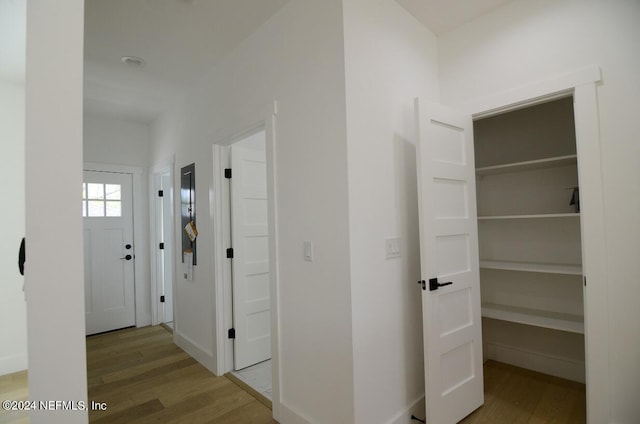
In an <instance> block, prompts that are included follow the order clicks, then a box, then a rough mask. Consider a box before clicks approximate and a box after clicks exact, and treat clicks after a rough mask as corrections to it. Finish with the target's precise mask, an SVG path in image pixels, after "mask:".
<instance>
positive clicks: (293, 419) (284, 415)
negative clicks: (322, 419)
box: [273, 403, 311, 424]
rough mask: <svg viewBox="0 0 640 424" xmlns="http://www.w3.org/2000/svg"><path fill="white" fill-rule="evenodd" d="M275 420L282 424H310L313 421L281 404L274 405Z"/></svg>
mask: <svg viewBox="0 0 640 424" xmlns="http://www.w3.org/2000/svg"><path fill="white" fill-rule="evenodd" d="M273 418H274V419H275V420H276V421H278V422H279V423H282V424H310V423H311V421H310V420H308V419H306V418H304V417H303V416H302V415H301V414H298V413H297V412H295V411H294V410H293V409H291V408H289V407H287V406H286V405H284V404H282V403H280V404H278V405H275V404H274V405H273Z"/></svg>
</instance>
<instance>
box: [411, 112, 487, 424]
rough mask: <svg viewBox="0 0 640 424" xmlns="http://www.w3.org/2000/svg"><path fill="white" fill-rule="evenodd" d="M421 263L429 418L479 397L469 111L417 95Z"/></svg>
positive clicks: (446, 420)
mask: <svg viewBox="0 0 640 424" xmlns="http://www.w3.org/2000/svg"><path fill="white" fill-rule="evenodd" d="M416 119H417V122H418V146H417V153H418V195H419V202H418V205H419V210H420V211H419V214H420V215H419V217H420V218H419V219H420V264H421V273H422V278H423V279H424V281H423V282H422V284H421V285H422V313H423V332H424V335H423V337H424V354H425V397H426V414H427V415H426V416H427V422H428V423H429V424H453V423H457V422H458V421H460V420H462V419H463V418H464V417H465V416H467V415H468V414H470V413H471V412H473V411H474V410H475V409H476V408H478V407H479V406H481V405H482V404H483V403H484V393H483V372H482V328H481V326H482V323H481V317H480V277H479V260H478V228H477V216H476V199H475V196H476V192H475V169H474V152H473V127H472V121H471V117H469V116H458V115H456V114H455V113H453V112H451V111H449V110H446V109H444V108H442V107H440V106H437V105H433V104H426V103H424V102H419V101H418V100H416Z"/></svg>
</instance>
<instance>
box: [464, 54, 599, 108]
mask: <svg viewBox="0 0 640 424" xmlns="http://www.w3.org/2000/svg"><path fill="white" fill-rule="evenodd" d="M601 80H602V73H601V71H600V67H599V66H597V65H591V66H586V67H584V68H581V69H578V70H574V71H571V72H567V73H564V74H562V75H558V76H556V77H552V78H548V79H545V80H542V81H537V82H532V83H530V84H526V85H523V86H521V87H518V88H515V89H512V90H508V91H505V92H502V93H497V94H494V95H491V96H487V97H482V98H480V99H475V100H473V101H470V102H466V103H463V104H461V105H458V106H457V107H456V108H457V109H458V110H460V111H461V112H464V113H466V114H469V115H472V116H473V118H474V119H478V118H486V117H489V116H492V115H495V114H498V113H504V112H507V111H509V110H513V109H518V108H521V107H527V106H532V105H534V104H537V103H541V102H545V101H551V100H555V99H557V98H559V97H566V96H567V95H570V94H571V92H572V91H573V89H574V88H575V87H577V86H579V85H582V84H588V83H597V82H600V81H601Z"/></svg>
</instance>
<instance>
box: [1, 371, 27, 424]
mask: <svg viewBox="0 0 640 424" xmlns="http://www.w3.org/2000/svg"><path fill="white" fill-rule="evenodd" d="M27 380H28V376H27V371H20V372H17V373H14V374H8V375H3V376H0V400H5V399H7V400H17V401H20V400H29V389H28V382H27ZM0 423H3V424H29V413H28V412H26V411H5V410H4V409H0Z"/></svg>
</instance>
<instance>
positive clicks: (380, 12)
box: [344, 0, 439, 423]
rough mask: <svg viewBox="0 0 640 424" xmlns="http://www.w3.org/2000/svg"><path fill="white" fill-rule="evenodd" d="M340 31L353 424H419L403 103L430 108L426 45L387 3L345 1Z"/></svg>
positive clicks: (420, 383) (430, 48) (411, 157)
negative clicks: (392, 240)
mask: <svg viewBox="0 0 640 424" xmlns="http://www.w3.org/2000/svg"><path fill="white" fill-rule="evenodd" d="M344 26H345V63H346V101H347V144H348V158H349V161H348V165H349V234H350V247H351V248H350V256H351V298H352V315H353V339H354V341H353V344H354V348H353V349H354V352H353V355H354V365H353V366H354V380H355V381H354V391H355V417H356V420H355V422H357V423H373V422H376V423H384V422H406V423H408V422H409V421H410V417H411V413H412V412H413V413H416V415H417V416H422V417H424V409H422V408H424V404H422V402H421V401H422V400H423V398H424V367H423V356H422V353H423V348H422V312H421V311H422V308H421V302H420V299H421V295H420V293H421V291H420V289H419V287H418V285H417V284H416V281H418V280H419V279H420V256H419V255H420V250H419V239H418V203H417V185H416V184H417V181H416V159H415V120H414V110H413V99H414V98H415V97H416V96H423V97H425V98H428V99H432V100H434V101H437V100H439V87H438V72H437V45H436V37H435V36H434V35H433V34H432V33H431V32H429V31H428V30H427V29H426V28H425V27H424V26H423V25H422V24H420V23H419V22H418V21H416V20H415V19H414V18H413V17H412V16H410V15H409V14H408V13H407V12H406V11H405V10H404V9H402V8H401V7H400V6H399V5H398V4H397V3H396V2H395V1H393V0H345V1H344ZM387 237H400V238H401V252H402V253H401V255H402V257H401V258H399V259H385V238H387ZM423 277H424V276H423Z"/></svg>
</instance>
